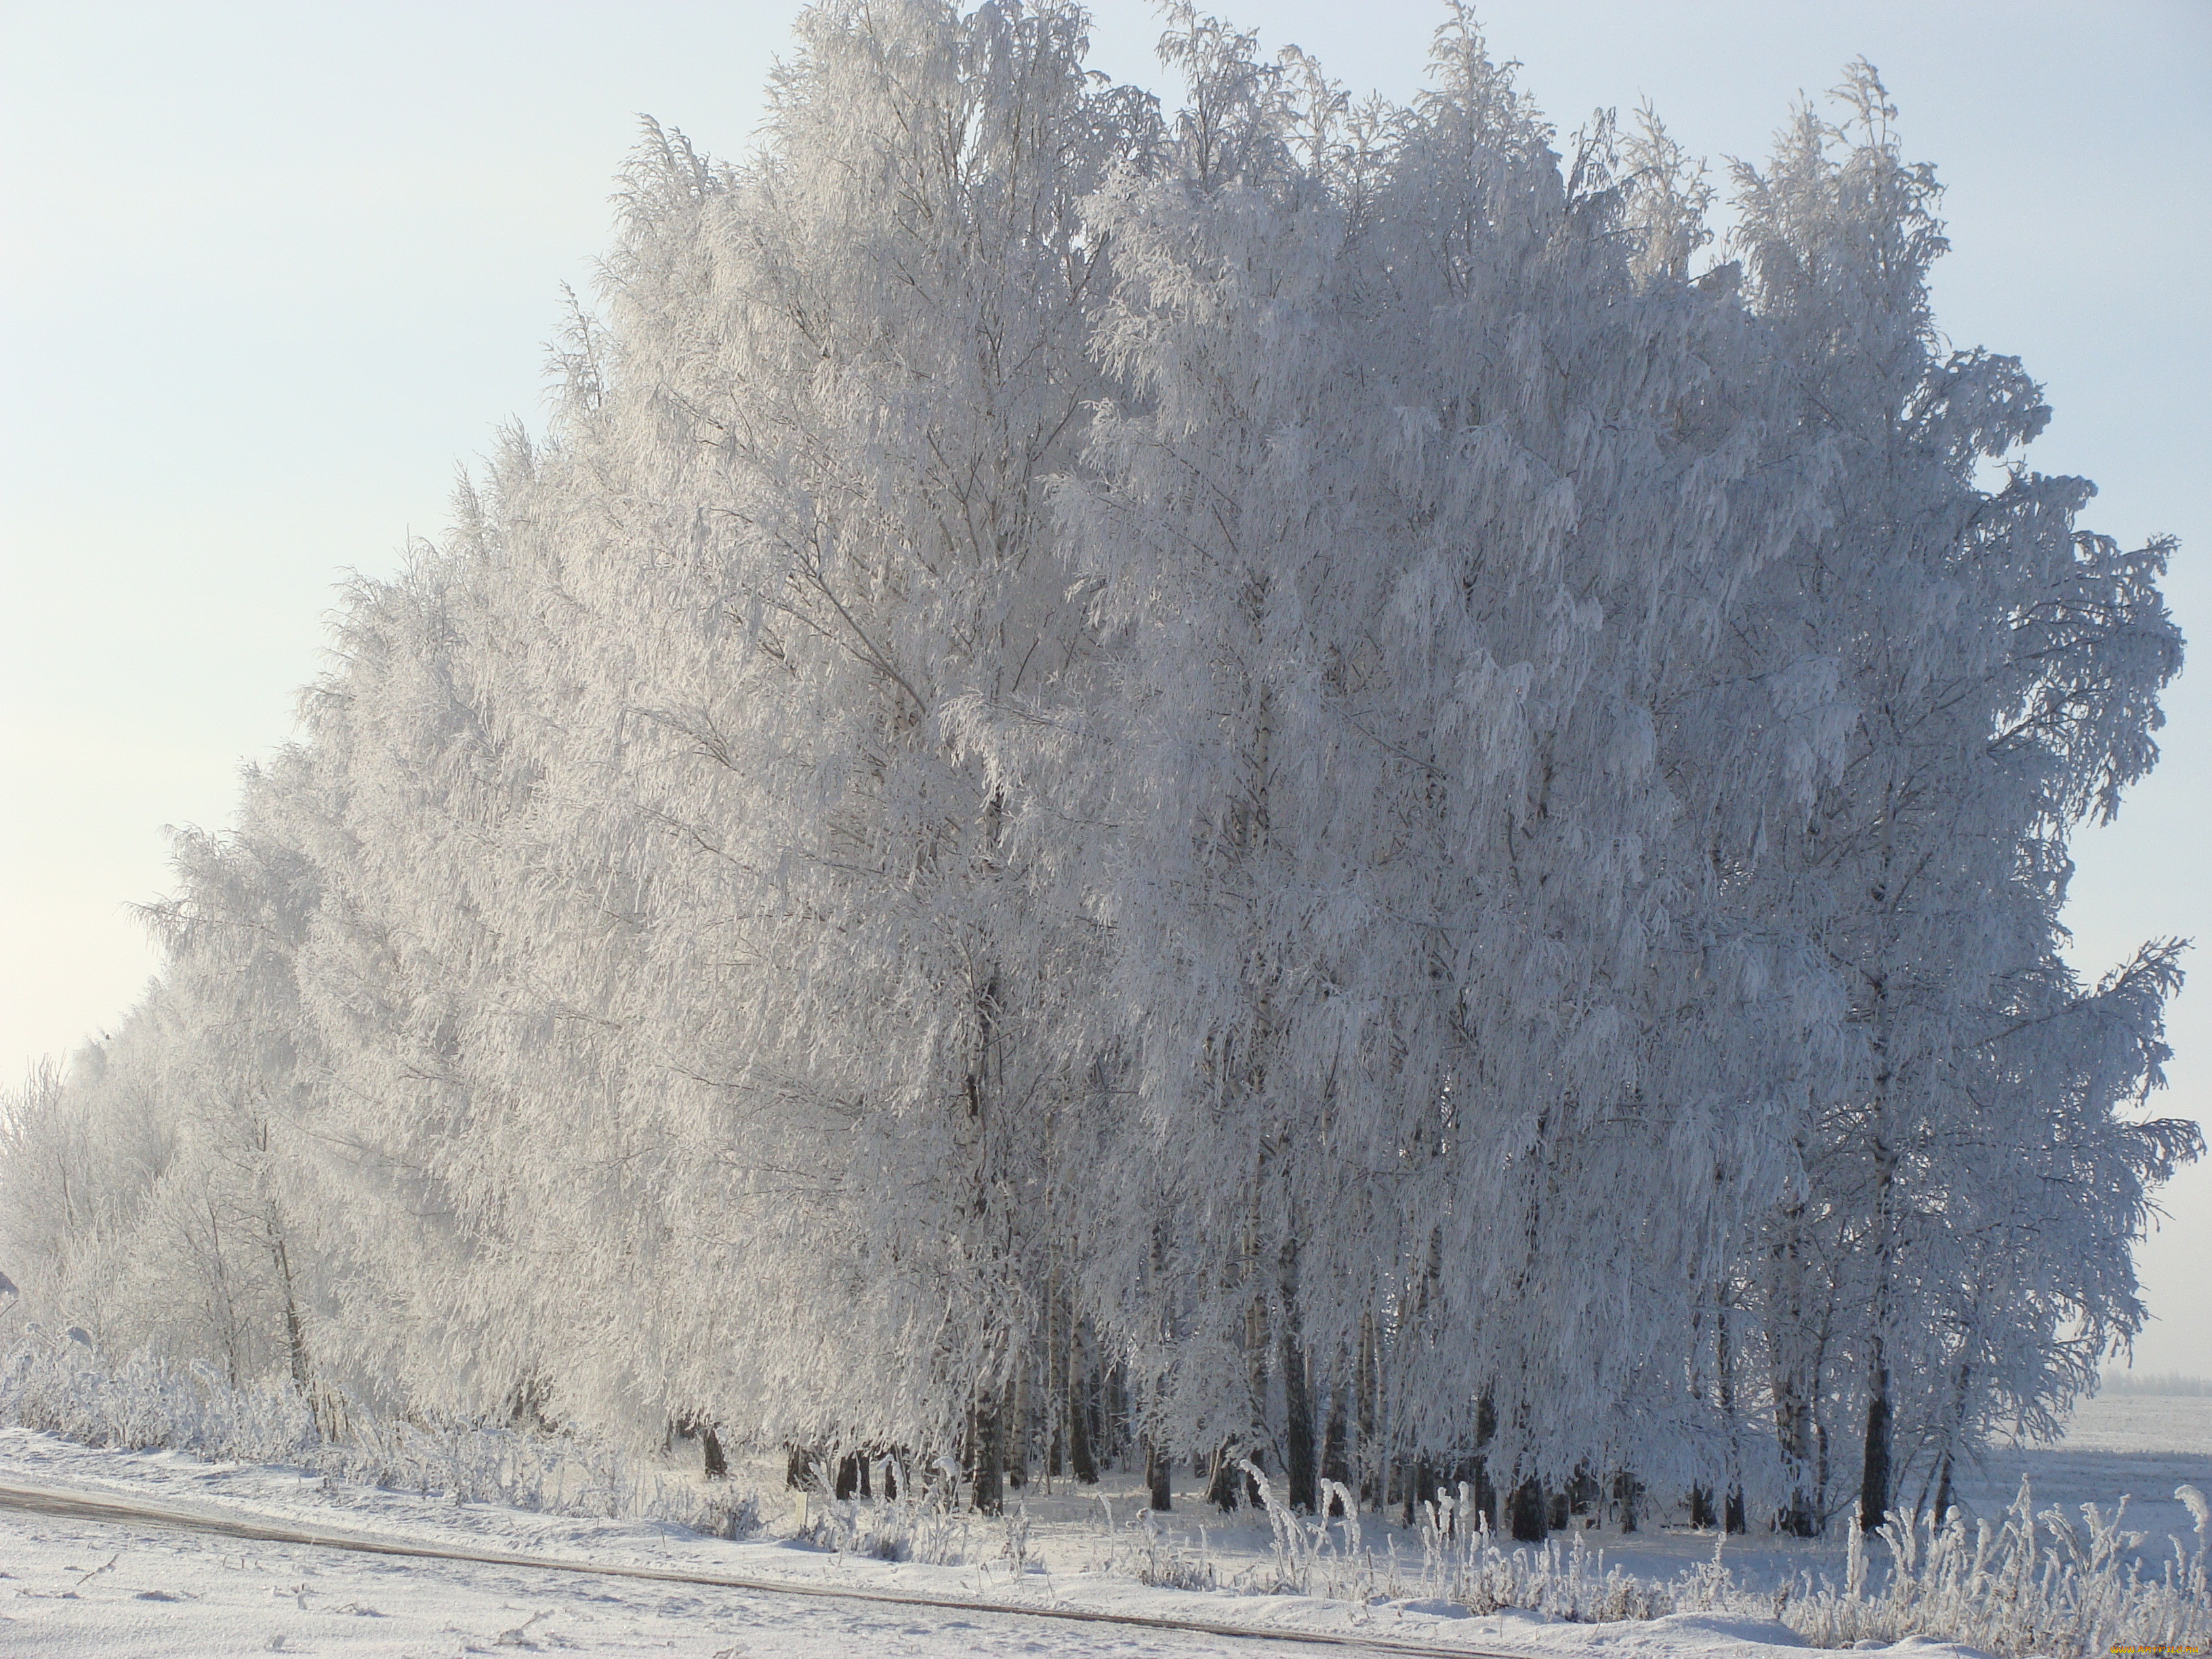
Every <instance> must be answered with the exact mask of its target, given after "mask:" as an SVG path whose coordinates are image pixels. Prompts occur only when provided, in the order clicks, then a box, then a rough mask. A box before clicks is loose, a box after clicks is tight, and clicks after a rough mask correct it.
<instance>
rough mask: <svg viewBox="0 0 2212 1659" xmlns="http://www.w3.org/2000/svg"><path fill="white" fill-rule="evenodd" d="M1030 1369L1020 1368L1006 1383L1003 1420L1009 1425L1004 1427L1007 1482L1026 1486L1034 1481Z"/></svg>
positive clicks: (1001, 1417)
mask: <svg viewBox="0 0 2212 1659" xmlns="http://www.w3.org/2000/svg"><path fill="white" fill-rule="evenodd" d="M1028 1375H1029V1374H1028V1372H1027V1371H1026V1370H1021V1371H1017V1372H1016V1373H1015V1374H1014V1376H1013V1380H1012V1382H1010V1383H1007V1384H1006V1402H1005V1405H1004V1407H1003V1410H1002V1413H1001V1415H1000V1421H1001V1422H1002V1423H1004V1424H1005V1425H1006V1428H1005V1430H1004V1431H1002V1437H1003V1439H1004V1441H1005V1443H1006V1484H1007V1485H1008V1486H1017V1487H1018V1486H1028V1485H1029V1483H1030V1412H1029V1389H1028V1388H1027V1387H1026V1386H1025V1383H1026V1381H1027V1378H1028Z"/></svg>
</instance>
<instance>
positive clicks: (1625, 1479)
mask: <svg viewBox="0 0 2212 1659" xmlns="http://www.w3.org/2000/svg"><path fill="white" fill-rule="evenodd" d="M1643 1506H1644V1483H1643V1482H1642V1481H1640V1480H1638V1479H1637V1478H1636V1477H1635V1476H1634V1475H1632V1474H1629V1473H1628V1472H1627V1471H1626V1470H1625V1469H1624V1470H1623V1471H1622V1472H1621V1473H1620V1474H1616V1475H1614V1476H1613V1515H1614V1516H1616V1517H1617V1518H1618V1520H1619V1522H1620V1529H1621V1531H1622V1532H1624V1533H1631V1532H1634V1531H1635V1530H1636V1522H1637V1511H1638V1510H1640V1509H1642V1508H1643Z"/></svg>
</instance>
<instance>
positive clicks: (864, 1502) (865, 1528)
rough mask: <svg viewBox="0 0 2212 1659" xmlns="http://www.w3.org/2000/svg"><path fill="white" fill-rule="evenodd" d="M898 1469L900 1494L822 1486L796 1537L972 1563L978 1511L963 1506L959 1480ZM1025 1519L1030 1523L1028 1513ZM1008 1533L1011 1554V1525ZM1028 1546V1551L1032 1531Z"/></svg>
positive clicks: (862, 1550) (891, 1557)
mask: <svg viewBox="0 0 2212 1659" xmlns="http://www.w3.org/2000/svg"><path fill="white" fill-rule="evenodd" d="M940 1473H942V1471H940ZM896 1474H897V1476H898V1493H899V1495H898V1496H897V1497H896V1498H836V1497H832V1496H831V1495H830V1494H829V1492H827V1491H824V1490H820V1489H818V1488H817V1492H815V1493H813V1494H812V1495H811V1498H810V1501H809V1503H808V1504H807V1516H806V1521H805V1524H804V1525H802V1526H801V1527H800V1528H799V1530H798V1532H797V1533H796V1534H794V1536H795V1538H796V1539H797V1540H798V1541H799V1542H801V1543H807V1544H812V1545H815V1546H817V1547H819V1548H822V1549H829V1550H836V1552H837V1553H839V1554H841V1555H864V1556H869V1557H872V1558H873V1559H876V1560H878V1561H914V1562H919V1563H920V1564H921V1565H924V1566H932V1567H951V1566H964V1565H969V1559H970V1548H971V1545H972V1542H973V1534H974V1528H975V1517H974V1516H970V1515H969V1514H967V1513H965V1512H963V1511H962V1510H959V1509H958V1508H957V1504H956V1502H955V1499H956V1497H957V1486H956V1483H955V1481H954V1480H951V1479H950V1478H947V1479H945V1480H939V1481H936V1482H933V1483H930V1484H929V1485H927V1486H923V1485H922V1484H921V1483H919V1482H917V1481H915V1480H914V1479H912V1478H911V1477H910V1475H909V1474H908V1472H907V1471H905V1470H903V1469H902V1470H898V1471H896ZM1010 1524H1011V1523H1010ZM1023 1524H1024V1527H1026V1516H1024V1521H1023ZM1008 1537H1009V1545H1008V1551H1009V1553H1010V1554H1011V1553H1012V1542H1011V1540H1012V1533H1011V1531H1010V1532H1009V1534H1008ZM1022 1548H1023V1549H1024V1552H1026V1549H1027V1534H1026V1532H1024V1536H1023V1540H1022Z"/></svg>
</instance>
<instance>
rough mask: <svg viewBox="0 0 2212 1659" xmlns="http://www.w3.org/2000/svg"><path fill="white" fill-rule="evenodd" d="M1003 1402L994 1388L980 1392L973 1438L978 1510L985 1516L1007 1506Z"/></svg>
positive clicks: (1003, 1509)
mask: <svg viewBox="0 0 2212 1659" xmlns="http://www.w3.org/2000/svg"><path fill="white" fill-rule="evenodd" d="M1004 1418H1005V1414H1004V1408H1003V1405H1002V1402H1001V1401H1000V1397H999V1393H998V1390H996V1389H979V1390H978V1391H977V1393H976V1395H975V1409H974V1413H973V1414H972V1415H971V1417H970V1418H969V1421H970V1423H971V1424H972V1425H974V1426H973V1431H972V1434H971V1436H970V1443H971V1445H972V1448H973V1449H972V1450H971V1452H970V1454H969V1455H970V1458H971V1472H972V1474H973V1478H974V1482H975V1498H974V1503H975V1508H976V1509H977V1510H980V1511H981V1513H983V1514H985V1515H1000V1514H1003V1513H1004V1512H1005V1510H1006V1424H1005V1420H1004Z"/></svg>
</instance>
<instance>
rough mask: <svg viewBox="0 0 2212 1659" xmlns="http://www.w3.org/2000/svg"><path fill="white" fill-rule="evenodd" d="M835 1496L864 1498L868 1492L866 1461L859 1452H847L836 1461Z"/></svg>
mask: <svg viewBox="0 0 2212 1659" xmlns="http://www.w3.org/2000/svg"><path fill="white" fill-rule="evenodd" d="M836 1492H837V1496H838V1497H839V1498H854V1497H860V1498H866V1497H869V1496H870V1495H871V1494H870V1492H869V1491H868V1460H867V1457H866V1454H864V1453H861V1452H847V1453H846V1454H845V1455H844V1456H842V1457H841V1458H839V1459H838V1460H837V1486H836Z"/></svg>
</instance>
